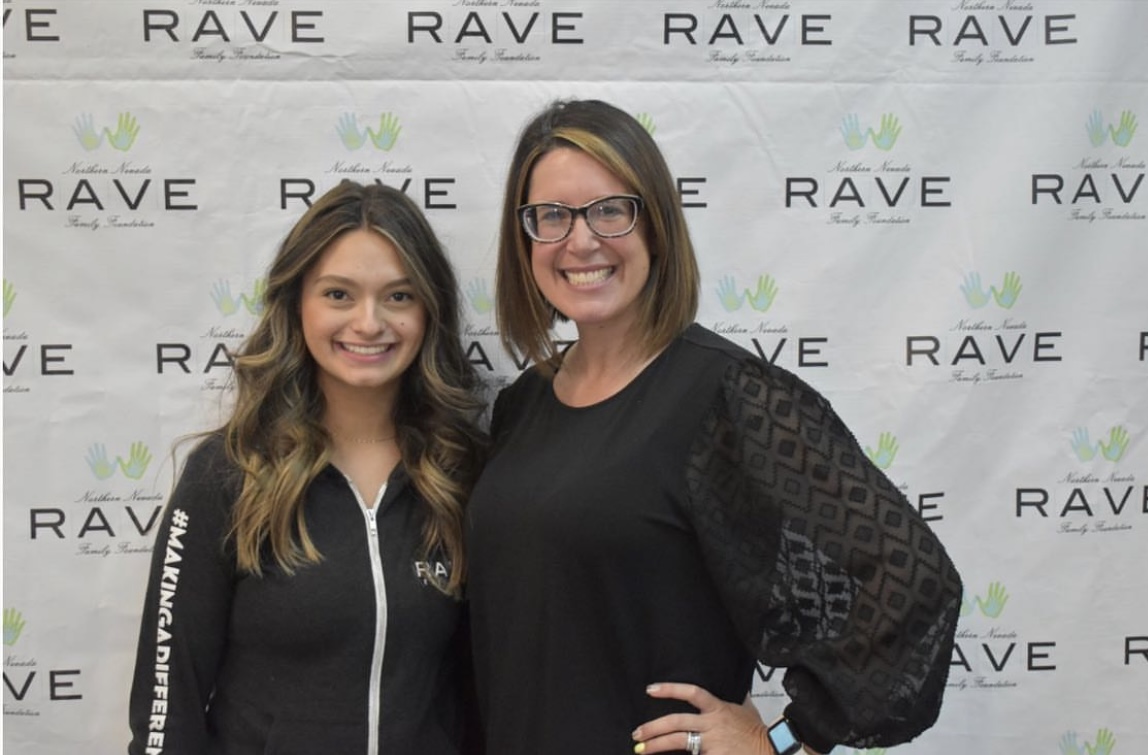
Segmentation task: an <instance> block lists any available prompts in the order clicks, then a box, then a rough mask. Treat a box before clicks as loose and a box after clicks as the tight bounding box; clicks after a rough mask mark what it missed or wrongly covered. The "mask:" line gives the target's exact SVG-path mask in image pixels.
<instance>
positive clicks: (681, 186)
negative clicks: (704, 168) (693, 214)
mask: <svg viewBox="0 0 1148 755" xmlns="http://www.w3.org/2000/svg"><path fill="white" fill-rule="evenodd" d="M705 182H706V179H704V178H679V179H678V196H679V197H681V201H682V209H685V208H688V207H709V202H687V201H686V200H685V197H686V195H687V194H688V195H689V196H691V197H696V196H699V195H700V194H701V192H700V191H698V190H697V189H687V188H685V186H686V184H691V183H695V184H704V183H705Z"/></svg>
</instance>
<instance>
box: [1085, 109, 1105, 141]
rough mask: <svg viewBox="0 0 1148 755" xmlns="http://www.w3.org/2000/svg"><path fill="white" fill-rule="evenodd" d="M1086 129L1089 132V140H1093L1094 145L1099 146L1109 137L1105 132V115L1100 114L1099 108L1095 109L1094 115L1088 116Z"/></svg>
mask: <svg viewBox="0 0 1148 755" xmlns="http://www.w3.org/2000/svg"><path fill="white" fill-rule="evenodd" d="M1084 129H1085V130H1086V131H1087V132H1088V141H1090V142H1092V146H1093V147H1099V146H1100V145H1101V144H1104V140H1105V139H1107V138H1108V137H1107V136H1106V135H1105V134H1104V116H1103V115H1101V114H1100V110H1099V109H1097V110H1093V111H1092V115H1090V116H1088V123H1086V124H1085V125H1084Z"/></svg>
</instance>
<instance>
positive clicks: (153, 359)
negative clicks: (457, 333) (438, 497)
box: [2, 0, 1148, 755]
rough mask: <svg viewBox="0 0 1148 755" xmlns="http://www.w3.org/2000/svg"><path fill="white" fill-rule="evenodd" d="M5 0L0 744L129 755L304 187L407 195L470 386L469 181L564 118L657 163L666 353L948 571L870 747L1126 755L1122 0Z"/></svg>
mask: <svg viewBox="0 0 1148 755" xmlns="http://www.w3.org/2000/svg"><path fill="white" fill-rule="evenodd" d="M2 7H3V24H4V26H3V55H4V102H3V105H4V111H3V112H4V128H3V130H4V136H3V138H4V155H3V157H4V163H3V168H4V170H3V173H4V176H3V212H4V237H3V242H4V253H3V254H4V256H3V308H4V309H3V323H4V397H3V422H4V443H3V449H4V452H3V471H4V481H3V516H4V518H3V562H4V585H3V588H4V590H3V628H4V716H3V725H4V736H3V739H4V745H5V749H9V748H10V750H9V751H10V752H13V753H21V754H22V755H71V754H72V753H81V752H82V753H109V754H110V753H118V752H123V751H124V749H125V746H126V741H127V726H126V722H127V717H126V703H127V696H128V685H129V678H130V670H131V668H132V664H133V660H134V659H133V655H134V649H135V643H136V636H137V632H138V616H139V612H140V607H141V604H142V598H143V590H144V583H145V572H146V570H147V565H148V561H149V558H150V555H151V549H152V542H153V538H154V535H155V531H156V526H157V522H158V521H159V517H160V512H161V509H162V507H163V506H164V504H165V501H166V499H167V496H168V494H169V492H170V489H171V485H172V481H173V476H174V472H175V470H177V469H178V468H179V462H180V458H181V457H180V455H179V453H175V454H173V451H172V448H173V444H174V443H175V441H177V440H178V439H179V438H180V437H182V436H184V435H186V434H188V433H192V432H195V431H199V430H203V429H206V428H209V427H212V426H214V425H215V424H217V423H218V422H219V421H220V418H221V416H223V413H224V412H225V411H226V409H227V406H228V401H229V397H230V384H229V374H230V359H231V353H232V351H233V350H234V349H236V348H237V347H238V346H239V345H240V344H241V343H242V341H243V339H244V337H245V335H246V334H247V333H248V332H249V330H250V329H251V327H252V324H253V323H254V322H255V319H256V318H257V317H258V315H259V313H260V308H261V291H262V290H263V286H264V278H263V276H264V271H265V268H266V266H267V264H268V262H269V261H270V259H271V257H272V255H273V254H274V251H275V248H276V246H277V244H278V243H279V241H280V240H281V239H282V237H283V235H284V234H285V233H286V231H287V229H288V228H289V227H290V226H291V224H292V223H293V222H294V221H295V219H296V218H298V216H299V215H300V214H301V213H302V212H303V210H304V209H305V208H306V207H307V206H308V204H309V202H310V201H311V200H313V199H314V198H315V197H317V196H318V195H319V194H321V193H322V192H323V191H324V190H325V189H327V188H329V187H331V186H333V185H334V184H336V183H337V182H339V181H340V180H342V179H344V178H352V179H356V180H359V181H381V182H383V183H387V184H391V185H395V186H399V187H402V188H403V190H404V191H406V192H407V193H408V194H409V195H410V196H412V197H414V198H415V199H416V200H417V202H418V203H419V205H420V206H421V207H422V208H424V209H425V211H426V213H427V215H428V216H429V217H430V219H431V222H432V223H433V224H434V226H435V228H436V229H437V231H438V232H439V234H440V235H441V237H442V239H443V240H444V242H445V244H446V245H447V247H448V248H449V251H450V253H451V256H452V259H453V261H454V263H455V265H456V269H457V272H458V276H459V284H460V286H461V289H462V291H463V294H464V298H465V302H466V318H467V326H466V332H465V339H466V348H467V351H468V353H469V355H470V357H471V359H472V360H473V361H474V363H475V364H476V365H477V366H478V368H479V370H480V371H481V372H482V373H483V374H484V375H485V376H486V377H487V378H488V379H489V381H490V384H491V386H492V388H493V387H497V386H498V385H501V384H504V383H505V382H507V381H509V380H511V379H513V378H514V377H515V376H516V375H517V374H518V373H519V372H520V371H521V370H522V369H523V368H524V367H525V365H523V364H520V363H518V362H516V360H515V359H514V358H512V357H511V356H509V355H507V354H505V353H503V351H502V350H501V348H500V347H499V344H498V331H497V324H496V322H495V320H494V316H493V311H492V307H493V303H492V297H493V294H494V286H493V281H494V262H495V246H496V225H497V216H498V211H499V201H500V193H501V189H502V182H503V177H504V172H505V170H506V167H507V165H508V163H509V159H510V152H511V149H512V147H513V144H514V141H515V138H516V135H517V133H518V130H519V128H520V127H521V126H522V125H523V123H524V122H525V121H526V120H527V119H528V118H529V117H530V116H531V115H532V114H533V113H534V112H535V111H537V110H538V109H539V108H541V107H542V106H544V105H545V104H546V103H548V102H549V101H551V100H552V99H554V98H556V97H568V96H577V97H596V98H601V99H605V100H608V101H610V102H612V103H614V104H616V105H618V106H620V107H622V108H623V109H626V110H627V111H628V112H631V113H633V114H634V115H635V116H636V117H638V118H639V119H641V120H642V122H643V124H644V125H645V126H646V127H647V128H648V130H649V131H650V132H651V133H652V134H653V135H654V137H655V139H656V140H657V141H658V143H659V144H660V145H661V147H662V148H663V150H664V152H665V154H666V156H667V159H668V161H669V164H670V167H671V170H672V171H673V173H674V175H675V176H676V179H677V182H678V186H679V188H680V192H681V201H682V204H683V206H684V207H685V212H686V215H687V218H688V220H689V222H690V225H691V228H692V231H693V235H694V241H695V243H696V246H697V249H698V252H699V255H700V262H701V268H702V271H703V278H704V280H703V291H702V305H701V311H700V313H699V320H700V322H702V323H703V324H704V325H706V326H708V327H710V328H712V329H714V330H716V331H717V332H719V333H723V334H725V335H726V336H728V337H729V338H731V339H733V340H735V341H737V342H738V343H740V344H742V345H744V346H745V347H746V348H747V349H750V350H751V351H754V352H755V353H758V354H760V355H761V357H762V358H763V359H766V360H769V361H771V362H774V363H776V364H778V365H781V366H784V367H785V368H787V369H789V370H792V371H794V372H796V373H797V374H799V375H800V376H801V377H803V378H804V379H805V380H807V381H809V382H810V383H812V384H813V385H814V386H816V387H818V388H819V389H820V390H822V391H823V392H824V393H825V394H826V395H828V396H829V397H830V399H831V400H832V401H833V403H834V405H835V406H836V407H837V409H838V410H839V412H840V413H841V414H842V415H843V417H844V418H845V420H846V421H847V423H848V424H849V425H850V426H851V427H852V429H853V430H854V432H855V433H856V435H857V437H858V439H859V440H860V441H861V444H862V446H863V447H864V448H865V450H866V452H867V453H868V454H869V455H870V457H871V458H872V459H873V460H874V461H875V462H876V463H877V464H878V465H879V466H880V467H882V468H883V469H884V470H885V471H886V472H887V474H888V475H889V476H890V477H891V479H893V480H894V481H895V482H896V483H897V484H898V485H899V486H900V487H901V488H902V489H903V490H904V491H905V493H906V494H907V495H908V497H909V498H910V500H911V501H912V502H913V503H914V504H915V505H916V506H917V507H918V508H919V509H920V511H921V512H922V513H923V514H924V516H925V517H926V518H927V519H928V520H930V521H931V523H932V525H933V526H934V527H935V529H936V530H937V532H938V533H940V535H941V537H942V539H943V540H944V542H945V543H946V544H947V546H948V548H949V549H950V551H951V553H952V555H953V557H954V559H955V560H956V562H957V564H958V566H959V567H960V569H961V572H962V575H963V577H964V582H965V587H966V591H967V592H966V595H965V601H964V605H963V611H962V619H961V625H960V632H959V636H958V641H957V645H956V648H955V651H954V654H953V657H952V661H951V663H952V666H951V671H950V682H949V688H948V692H947V694H946V699H945V705H944V709H943V711H942V714H941V718H940V720H939V722H938V724H937V725H936V727H935V728H934V729H932V730H931V731H929V732H928V733H926V734H925V735H924V736H922V737H921V738H920V739H918V740H916V741H914V742H912V743H910V744H907V745H903V746H901V747H897V748H893V749H895V751H896V752H897V753H905V754H906V755H963V754H964V753H969V752H977V753H994V754H995V753H1023V754H1024V755H1029V754H1030V753H1031V754H1033V755H1036V754H1042V753H1053V754H1055V753H1059V754H1060V755H1142V754H1143V753H1145V752H1148V715H1146V714H1148V576H1146V573H1145V555H1144V554H1145V552H1146V551H1148V294H1146V285H1145V284H1146V281H1148V185H1146V183H1148V182H1146V181H1145V172H1146V165H1148V42H1146V40H1148V2H1143V1H1141V0H1087V1H1085V0H1076V1H1075V2H1068V1H1063V0H1028V1H1025V0H943V1H938V2H932V1H930V0H911V1H910V0H903V1H895V0H890V1H887V2H877V1H875V0H855V1H849V2H846V1H845V0H788V1H787V0H698V1H696V2H690V1H685V0H634V1H633V2H605V1H599V0H443V1H441V2H440V1H435V0H425V1H423V0H406V2H390V1H376V2H368V1H366V0H363V1H357V0H108V1H104V2H79V1H76V2H73V1H72V0H35V1H34V2H24V1H22V0H4V2H3V4H2ZM780 678H781V672H780V671H777V670H774V669H769V668H762V669H760V673H759V678H758V679H757V680H756V683H755V687H754V693H753V694H754V699H755V701H756V702H757V704H758V706H759V707H760V708H761V710H762V711H763V712H764V714H765V715H766V716H772V715H774V714H775V713H776V712H777V711H778V710H780V709H781V708H782V706H783V705H784V704H785V694H784V691H783V689H782V687H781V683H780ZM555 704H561V701H555ZM834 752H835V755H853V754H854V753H858V752H861V751H856V750H853V749H852V748H848V747H839V748H837V750H835V751H834ZM864 752H865V753H867V755H877V753H880V752H883V751H882V750H868V751H864Z"/></svg>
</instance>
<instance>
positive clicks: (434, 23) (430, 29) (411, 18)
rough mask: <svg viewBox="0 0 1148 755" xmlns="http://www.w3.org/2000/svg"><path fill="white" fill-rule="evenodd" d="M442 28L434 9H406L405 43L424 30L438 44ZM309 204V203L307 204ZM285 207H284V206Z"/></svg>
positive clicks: (440, 39)
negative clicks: (421, 23)
mask: <svg viewBox="0 0 1148 755" xmlns="http://www.w3.org/2000/svg"><path fill="white" fill-rule="evenodd" d="M420 19H429V20H430V22H431V23H430V25H429V26H419V25H416V23H415V22H416V20H420ZM441 28H442V15H441V14H439V13H435V12H434V11H408V12H407V44H414V42H415V33H416V32H420V31H422V32H426V33H427V34H429V35H430V37H431V39H433V40H434V41H435V42H438V43H439V44H442V37H440V36H439V35H438V30H439V29H441ZM308 206H310V205H308ZM284 209H286V208H284Z"/></svg>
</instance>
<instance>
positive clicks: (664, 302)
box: [496, 100, 701, 366]
mask: <svg viewBox="0 0 1148 755" xmlns="http://www.w3.org/2000/svg"><path fill="white" fill-rule="evenodd" d="M562 147H567V148H573V149H577V150H581V151H582V152H585V153H586V154H587V155H589V156H590V157H592V158H594V159H595V160H597V161H598V162H600V163H601V164H602V165H603V166H604V167H605V168H606V169H607V170H609V171H610V172H611V173H613V174H614V175H615V176H617V177H618V178H619V179H620V180H621V181H622V183H623V184H625V185H626V186H627V189H628V190H629V191H630V192H632V193H634V194H637V195H638V196H640V197H641V198H642V202H643V207H644V209H643V211H642V215H641V216H640V218H639V224H638V228H637V230H636V231H635V232H636V233H643V234H645V240H646V245H647V247H648V248H649V250H650V277H649V279H648V280H647V281H646V285H645V287H644V288H643V290H642V293H641V295H640V296H641V301H640V302H639V314H638V322H637V327H638V331H639V332H638V335H639V337H640V339H641V342H642V344H643V346H644V347H645V349H646V350H647V352H648V353H650V354H652V353H655V352H657V351H658V350H660V349H661V348H663V347H664V346H666V345H667V344H669V342H670V341H672V340H673V339H674V338H675V337H676V336H677V335H678V334H680V333H681V332H682V331H683V330H684V329H685V328H686V327H687V326H688V325H689V324H690V323H692V322H693V321H694V318H695V317H696V315H697V309H698V288H699V286H700V281H701V275H700V273H699V271H698V263H697V259H696V257H695V255H694V247H693V242H692V241H691V240H690V234H689V229H688V228H687V226H686V219H685V216H684V215H683V213H682V207H681V199H680V197H679V195H678V190H677V186H676V184H675V182H674V179H673V176H672V175H671V174H670V170H669V167H667V165H666V161H665V158H664V157H663V156H662V153H661V151H660V150H659V149H658V145H657V144H656V143H655V142H654V139H653V137H651V136H650V134H649V132H648V131H646V129H645V128H644V127H643V126H642V124H640V123H639V122H638V121H637V120H636V119H635V118H633V117H632V116H631V115H629V114H628V113H626V112H625V111H623V110H619V109H618V108H616V107H614V106H613V105H610V104H608V103H605V102H602V101H600V100H565V101H562V100H560V101H557V102H554V103H553V104H551V105H550V106H548V107H547V108H546V109H545V110H543V111H542V112H540V113H539V114H538V115H536V116H535V117H534V118H533V119H532V120H531V121H530V122H529V123H528V124H527V125H526V127H525V128H524V129H523V130H522V133H521V134H520V135H519V137H518V146H517V147H516V148H515V151H514V157H513V159H512V160H511V164H510V171H509V173H508V175H507V178H506V188H505V192H504V195H503V203H502V219H501V225H500V230H499V242H498V272H497V282H496V288H497V292H498V294H497V301H498V304H497V306H498V309H497V314H498V323H499V332H500V334H501V338H502V344H503V347H504V348H506V349H507V350H508V351H510V352H511V353H515V352H517V353H519V354H521V355H523V356H526V357H529V358H530V359H533V360H534V362H536V363H537V364H539V365H543V366H544V365H552V364H554V362H555V360H556V359H557V356H558V346H557V344H556V342H555V340H554V337H553V332H552V329H553V326H554V323H555V320H556V319H558V318H559V317H562V314H561V313H560V312H558V311H557V310H555V309H554V307H553V306H551V305H550V303H549V302H548V301H546V298H545V297H544V296H543V295H542V292H541V291H540V290H539V288H538V285H537V284H536V283H535V282H534V275H533V273H532V271H531V267H530V250H531V241H530V238H529V237H528V236H527V235H526V231H525V230H524V229H523V228H522V223H521V221H520V219H519V214H518V208H519V207H520V206H521V205H523V204H525V203H526V200H527V197H528V196H529V194H530V176H531V173H532V171H533V170H534V165H535V164H536V163H537V162H538V159H539V158H541V157H542V156H543V155H545V154H546V153H547V152H550V151H551V150H554V149H558V148H562Z"/></svg>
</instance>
